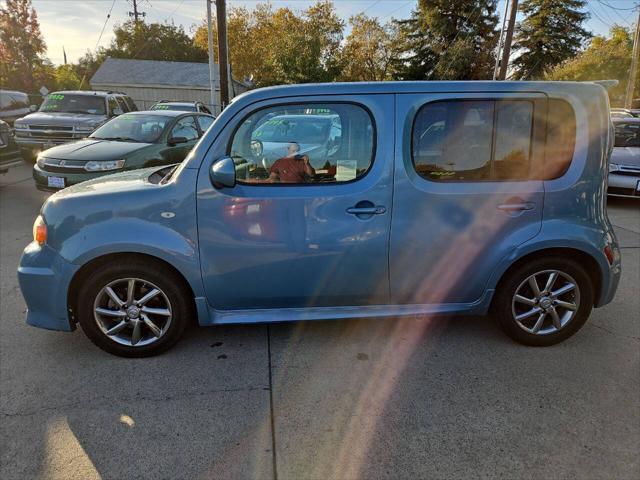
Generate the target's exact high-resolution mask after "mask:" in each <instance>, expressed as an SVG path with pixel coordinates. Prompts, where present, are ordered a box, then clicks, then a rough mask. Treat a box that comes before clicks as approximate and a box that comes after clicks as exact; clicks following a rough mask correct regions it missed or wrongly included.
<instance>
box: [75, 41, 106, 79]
mask: <svg viewBox="0 0 640 480" xmlns="http://www.w3.org/2000/svg"><path fill="white" fill-rule="evenodd" d="M106 58H107V53H106V50H105V49H104V48H98V49H97V50H96V51H95V52H91V51H89V50H87V52H86V53H85V54H84V55H83V56H82V57H80V58H79V59H78V61H77V62H76V63H74V64H71V67H72V68H73V72H74V73H75V76H76V77H78V78H79V79H80V83H79V85H78V88H79V89H89V88H90V85H89V80H91V77H93V74H94V73H96V71H97V70H98V68H100V65H102V62H104V61H105V59H106Z"/></svg>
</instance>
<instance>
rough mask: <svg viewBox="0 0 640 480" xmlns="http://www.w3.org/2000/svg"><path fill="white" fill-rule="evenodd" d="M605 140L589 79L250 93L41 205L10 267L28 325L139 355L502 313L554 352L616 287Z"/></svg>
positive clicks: (602, 111) (519, 335)
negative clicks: (329, 323)
mask: <svg viewBox="0 0 640 480" xmlns="http://www.w3.org/2000/svg"><path fill="white" fill-rule="evenodd" d="M612 145H613V136H612V128H611V121H610V119H609V104H608V99H607V94H606V91H605V90H604V88H603V87H602V86H601V85H600V84H598V83H553V82H381V83H352V84H339V83H338V84H335V83H334V84H320V85H297V86H284V87H272V88H264V89H259V90H254V91H251V92H248V93H245V94H243V95H241V96H239V97H237V98H236V99H235V100H234V101H233V102H232V103H231V105H229V107H228V108H226V109H225V110H224V111H223V113H222V114H221V115H220V116H219V117H217V119H216V120H215V122H214V123H213V124H212V126H211V127H210V128H209V129H208V131H207V132H206V134H204V135H203V137H202V138H201V139H200V141H199V142H198V143H197V144H196V146H195V148H194V149H193V150H192V151H191V153H190V154H189V155H188V156H187V158H186V159H185V160H184V161H183V162H182V163H181V164H180V165H176V166H171V167H155V168H149V169H143V170H136V171H128V172H124V173H120V174H115V175H110V176H107V177H102V178H99V179H95V180H90V181H87V182H84V183H81V184H78V185H75V186H72V187H69V188H66V189H64V190H61V191H60V192H58V193H56V194H54V195H52V196H51V197H50V198H49V199H48V200H47V201H46V202H45V204H44V205H43V207H42V210H41V213H40V216H38V218H37V219H36V221H35V224H34V227H33V234H34V240H33V242H32V243H30V244H29V245H28V246H27V247H26V248H25V250H24V254H23V256H22V259H21V262H20V266H19V268H18V276H19V280H20V287H21V289H22V293H23V295H24V297H25V300H26V303H27V305H28V313H27V322H28V323H29V324H30V325H34V326H37V327H42V328H46V329H51V330H64V331H72V330H74V329H75V327H76V325H77V324H80V326H81V327H82V329H83V330H84V332H85V333H86V335H87V336H88V337H89V338H90V339H91V341H93V342H94V343H95V344H96V345H97V346H98V347H100V348H102V349H104V350H106V351H107V352H110V353H113V354H116V355H121V356H126V357H144V356H150V355H155V354H158V353H161V352H163V351H165V350H167V349H168V348H169V347H171V346H172V345H174V344H175V342H176V341H178V339H179V338H180V336H181V335H182V333H183V331H184V328H185V326H186V325H187V324H188V323H189V322H194V321H197V322H198V323H199V324H200V325H218V324H232V323H235V324H238V323H263V322H282V321H299V320H318V319H348V318H356V317H402V316H408V315H411V316H416V315H424V316H432V315H453V314H474V315H486V314H491V315H492V316H493V317H494V318H495V319H497V321H498V322H499V323H500V325H501V326H502V328H503V329H504V331H505V332H506V334H507V335H509V336H510V337H511V338H513V339H514V340H516V341H518V342H520V343H523V344H525V345H534V346H546V345H552V344H555V343H558V342H561V341H563V340H565V339H567V338H568V337H570V336H571V335H573V334H574V333H576V332H577V331H578V330H579V329H580V327H582V325H584V323H585V322H586V320H587V318H588V316H589V314H590V312H591V309H592V308H594V307H600V306H603V305H606V304H607V303H609V302H610V301H611V300H612V298H613V296H614V294H615V292H616V288H617V285H618V280H619V278H620V252H619V249H618V244H617V241H616V237H615V235H614V232H613V229H612V226H611V223H610V222H609V219H608V217H607V213H606V209H605V198H606V191H607V171H608V165H607V163H608V158H609V155H610V153H611V150H612ZM371 321H374V320H371Z"/></svg>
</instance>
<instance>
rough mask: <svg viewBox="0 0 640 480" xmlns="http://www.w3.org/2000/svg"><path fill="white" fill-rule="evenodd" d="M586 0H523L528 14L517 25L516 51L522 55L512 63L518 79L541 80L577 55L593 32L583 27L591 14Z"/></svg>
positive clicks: (523, 8)
mask: <svg viewBox="0 0 640 480" xmlns="http://www.w3.org/2000/svg"><path fill="white" fill-rule="evenodd" d="M586 3H587V2H586V0H523V2H522V3H521V4H520V11H521V12H522V13H523V14H524V15H525V18H524V20H523V21H521V22H518V24H517V26H516V34H515V42H514V44H513V49H514V50H516V51H521V52H522V53H521V54H520V56H518V57H517V58H516V59H515V60H514V61H513V68H514V71H515V72H514V75H513V76H514V77H515V78H517V79H521V80H524V79H532V78H542V77H543V76H544V73H545V72H546V71H547V70H549V69H551V68H552V67H554V66H556V65H558V64H560V63H562V62H563V61H565V60H567V59H568V58H571V57H573V56H575V55H576V53H578V51H579V50H580V48H581V47H582V45H583V43H584V42H585V40H588V39H589V38H590V37H591V33H589V32H588V31H587V30H585V29H584V28H582V24H583V23H584V21H585V20H587V19H588V18H589V14H588V13H585V12H582V11H581V10H582V9H583V8H584V6H585V4H586Z"/></svg>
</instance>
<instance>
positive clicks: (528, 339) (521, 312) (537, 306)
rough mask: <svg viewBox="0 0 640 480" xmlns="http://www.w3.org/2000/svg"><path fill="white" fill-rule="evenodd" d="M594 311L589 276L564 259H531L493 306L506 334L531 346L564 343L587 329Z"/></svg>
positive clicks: (500, 291) (504, 283)
mask: <svg viewBox="0 0 640 480" xmlns="http://www.w3.org/2000/svg"><path fill="white" fill-rule="evenodd" d="M592 308H593V286H592V284H591V280H590V278H589V275H588V274H587V272H586V271H585V269H584V268H583V267H582V266H581V265H580V264H579V263H577V262H575V261H573V260H571V259H567V258H561V257H550V258H541V259H537V260H533V261H531V262H528V263H526V264H524V265H521V266H520V267H518V268H516V269H515V270H514V271H512V272H509V273H508V274H507V276H506V277H505V278H504V279H503V280H502V281H501V282H500V284H499V285H498V288H497V290H496V296H495V298H494V302H493V313H494V315H495V316H496V317H497V320H498V322H499V324H500V326H501V327H502V329H503V330H504V332H505V333H506V334H507V335H509V336H510V337H511V338H512V339H514V340H516V341H517V342H520V343H522V344H525V345H532V346H548V345H553V344H556V343H558V342H561V341H563V340H566V339H567V338H569V337H570V336H572V335H573V334H574V333H576V332H577V331H578V330H579V329H580V328H581V327H582V326H583V325H584V323H585V322H586V321H587V318H588V317H589V314H590V313H591V309H592Z"/></svg>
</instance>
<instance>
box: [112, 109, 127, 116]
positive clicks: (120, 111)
mask: <svg viewBox="0 0 640 480" xmlns="http://www.w3.org/2000/svg"><path fill="white" fill-rule="evenodd" d="M111 113H112V114H113V115H114V116H117V115H122V114H123V113H124V112H123V111H122V109H121V108H114V109H113V110H111Z"/></svg>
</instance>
